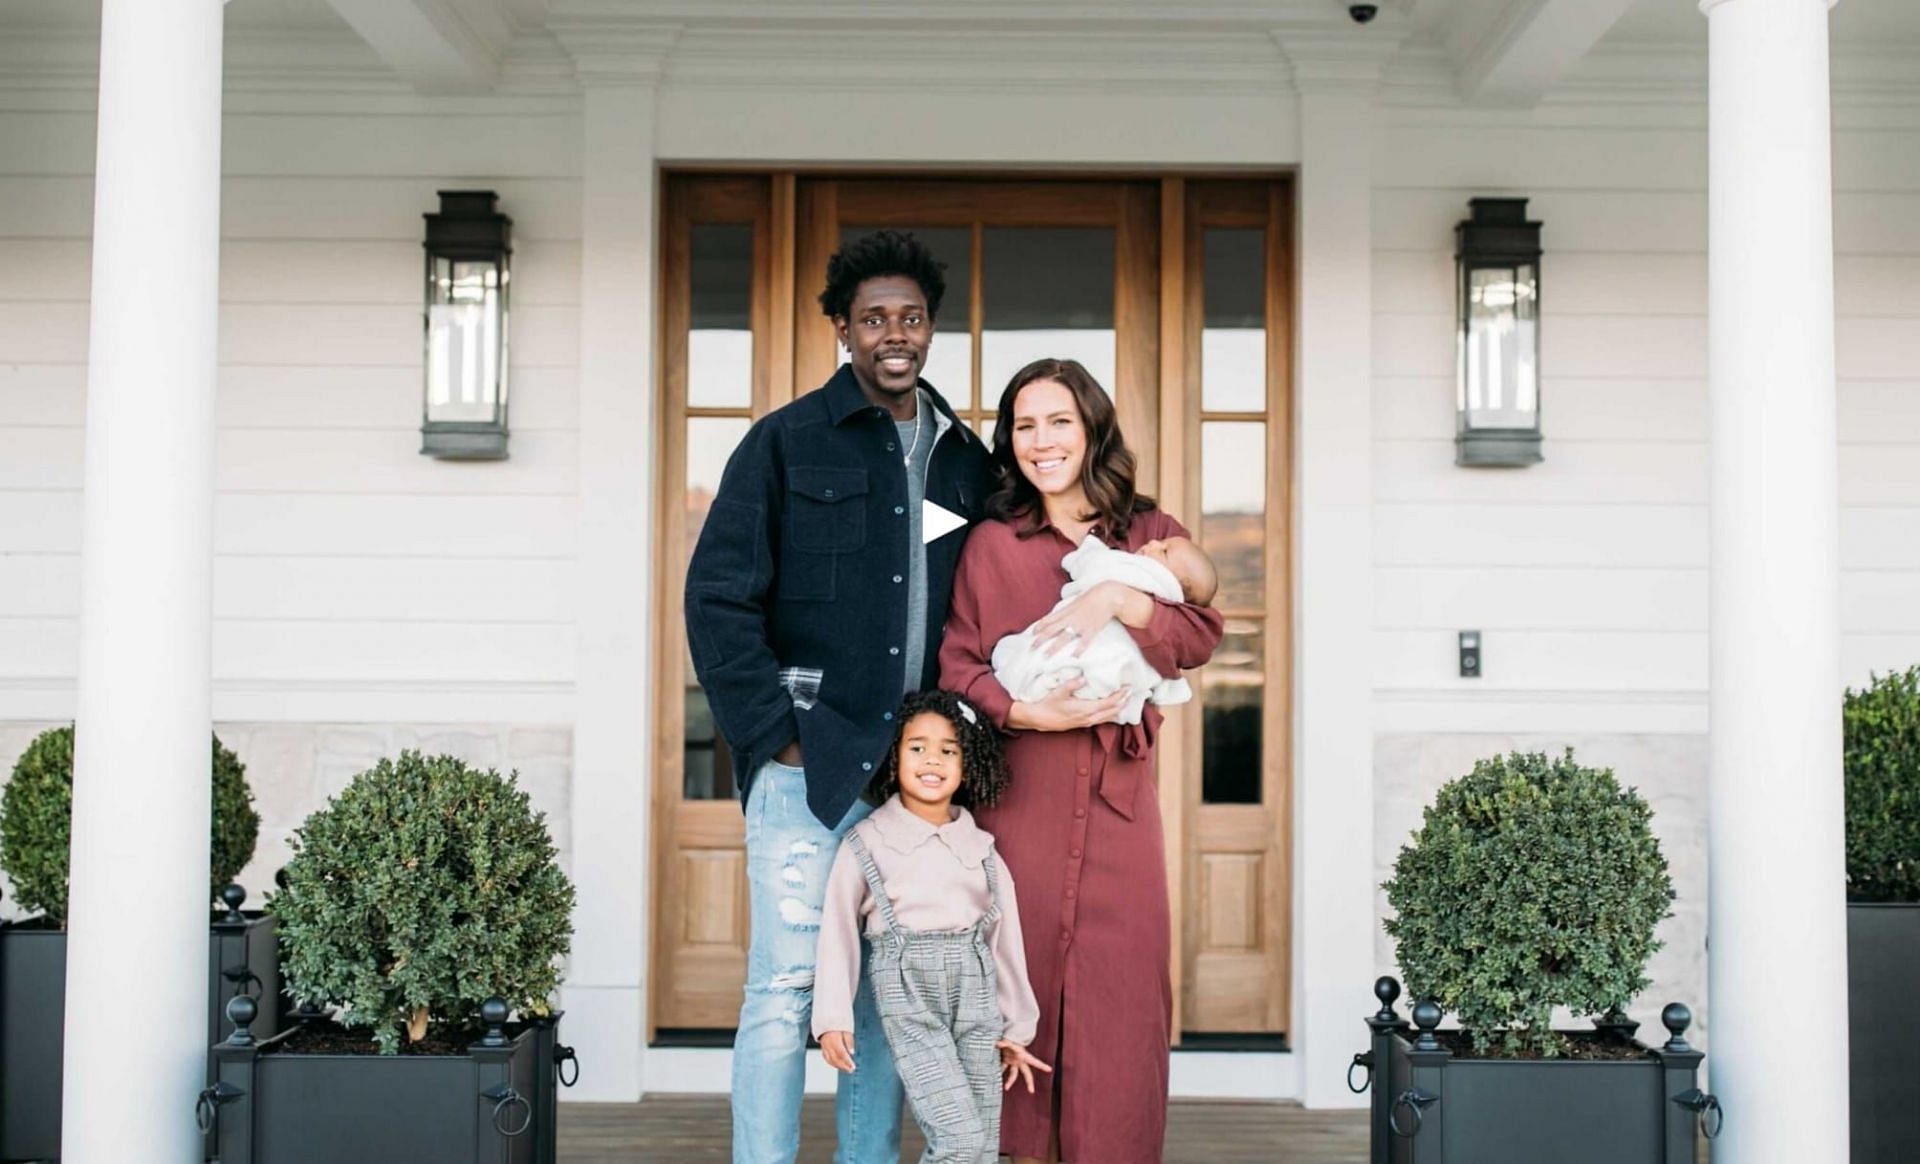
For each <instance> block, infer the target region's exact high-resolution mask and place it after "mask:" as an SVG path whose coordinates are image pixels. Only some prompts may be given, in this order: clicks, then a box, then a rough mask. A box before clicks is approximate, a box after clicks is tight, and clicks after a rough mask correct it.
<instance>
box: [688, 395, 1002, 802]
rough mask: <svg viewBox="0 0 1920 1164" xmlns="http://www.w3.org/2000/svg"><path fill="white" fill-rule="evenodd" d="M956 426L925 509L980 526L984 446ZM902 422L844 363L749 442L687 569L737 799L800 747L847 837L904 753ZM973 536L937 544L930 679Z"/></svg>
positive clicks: (958, 533)
mask: <svg viewBox="0 0 1920 1164" xmlns="http://www.w3.org/2000/svg"><path fill="white" fill-rule="evenodd" d="M921 387H922V388H926V389H927V392H928V395H929V396H931V397H932V399H933V402H934V405H935V407H937V408H938V409H939V410H940V411H941V412H943V413H945V414H946V416H947V418H948V420H949V421H951V425H950V427H949V428H948V429H947V432H946V434H945V435H944V436H943V437H941V438H940V440H939V442H938V443H937V444H936V445H935V446H934V449H933V455H932V459H931V461H930V463H929V464H928V467H927V500H928V501H931V502H933V503H934V504H936V505H940V506H943V507H945V508H947V509H949V510H952V511H953V512H954V513H956V514H959V515H960V516H962V517H965V518H966V519H967V521H968V523H969V524H971V523H972V522H975V521H978V520H979V519H980V517H981V516H982V514H983V511H984V503H985V501H986V497H987V493H988V492H989V490H990V486H991V482H992V474H993V471H992V464H991V460H990V458H989V457H988V454H987V450H986V448H985V446H984V445H983V444H982V442H981V440H980V438H979V436H978V435H977V434H976V433H974V432H973V431H971V430H970V429H968V428H967V426H966V425H964V424H962V423H960V421H959V419H958V418H957V417H955V416H954V414H953V410H952V409H951V408H950V407H948V405H947V402H946V401H945V400H944V399H942V398H941V397H940V394H939V393H938V392H935V391H933V390H932V388H931V387H929V386H928V385H926V384H924V383H923V384H922V385H921ZM898 441H899V432H898V430H897V429H895V427H894V423H893V418H892V417H891V416H890V415H889V414H888V413H887V412H886V411H885V410H884V409H881V408H879V407H877V406H875V405H874V404H872V403H870V402H869V401H868V400H867V398H866V395H865V394H864V393H862V392H861V390H860V385H859V382H858V381H856V380H855V379H854V377H853V369H852V368H851V367H849V366H847V365H844V364H843V365H841V367H840V370H839V371H838V372H836V373H834V376H833V378H832V379H830V380H828V381H827V383H826V384H825V385H824V386H823V387H821V388H819V389H817V390H815V391H813V392H809V393H807V394H806V395H805V396H802V397H800V398H799V399H798V400H795V401H794V402H793V403H792V404H789V405H787V406H786V407H784V408H781V409H779V410H778V411H775V412H772V413H769V414H768V415H767V416H765V417H762V418H761V419H760V420H759V421H758V422H756V423H755V424H754V426H753V427H752V428H751V429H749V430H748V431H747V435H746V437H745V439H743V440H742V441H741V442H740V447H739V448H738V449H736V450H734V454H733V456H732V458H731V459H729V460H728V462H727V469H726V472H725V474H724V475H722V477H721V478H720V490H719V492H718V493H717V494H716V495H715V496H714V499H713V507H712V508H711V509H710V510H709V511H708V513H707V520H706V524H705V526H704V527H703V528H702V529H701V531H700V541H699V544H698V545H696V546H695V547H694V551H693V559H692V561H691V562H690V563H689V564H688V567H687V594H686V618H687V644H688V646H689V647H690V648H691V650H692V653H693V669H694V672H695V674H697V675H698V676H699V677H700V683H701V686H703V687H704V688H706V693H707V700H708V702H709V703H710V704H711V706H712V708H713V718H714V722H715V724H716V726H718V727H719V729H720V732H721V734H722V735H724V736H725V737H726V740H727V743H728V744H729V745H730V746H731V747H732V749H733V772H734V782H735V785H736V787H738V788H739V789H740V790H741V796H742V798H743V799H744V797H745V796H746V793H747V790H748V785H749V782H750V781H751V780H752V778H753V773H755V772H756V771H758V770H759V768H760V766H761V765H762V764H764V763H765V762H766V761H767V760H769V759H771V758H772V757H773V755H774V753H776V752H778V751H779V750H780V749H781V748H783V747H785V746H786V745H787V744H788V743H789V742H791V741H792V740H794V739H796V738H797V739H798V740H799V741H800V748H801V751H802V752H803V753H804V755H805V763H806V772H807V805H808V807H809V808H811V809H812V810H813V814H814V815H815V816H816V817H818V818H820V820H821V821H822V822H823V823H825V824H826V825H827V826H828V827H832V826H834V825H837V824H838V823H839V822H840V819H841V817H843V816H845V815H846V812H847V809H849V808H851V807H852V806H853V802H854V801H855V800H856V799H858V798H859V796H860V793H861V791H862V790H864V789H865V788H866V786H867V782H868V781H869V780H870V779H871V778H872V776H873V772H874V770H875V768H877V767H878V765H879V761H880V758H881V757H882V756H884V755H885V754H886V750H887V748H888V747H889V746H890V745H891V744H892V742H893V735H894V725H893V712H894V709H895V708H896V707H898V706H899V703H900V693H901V687H902V683H903V680H904V676H903V675H902V673H901V669H902V668H903V667H904V666H905V665H906V663H905V660H904V659H902V658H901V652H902V648H903V647H904V645H905V644H904V642H903V639H904V638H905V636H906V629H907V590H908V583H907V582H906V579H907V578H908V577H909V571H908V563H907V537H908V514H907V510H906V505H907V472H906V466H905V464H904V463H903V462H902V460H901V453H900V450H899V448H898V447H897V444H898ZM966 541H967V529H966V527H961V528H958V529H955V530H953V531H952V532H950V533H948V534H947V535H946V536H944V537H941V538H939V539H938V540H936V541H933V542H931V543H928V545H927V642H926V650H925V652H924V654H923V655H922V658H923V659H924V660H925V665H924V667H923V668H922V671H921V675H920V678H919V682H917V683H915V684H913V686H914V687H921V686H925V685H929V684H931V683H933V682H934V681H935V680H936V678H937V676H938V674H939V669H940V660H939V654H940V637H941V632H942V631H943V630H944V629H945V627H946V621H947V606H948V601H949V599H950V597H951V595H952V592H953V572H954V567H955V566H957V565H958V564H959V561H960V549H961V547H962V546H964V545H965V544H966Z"/></svg>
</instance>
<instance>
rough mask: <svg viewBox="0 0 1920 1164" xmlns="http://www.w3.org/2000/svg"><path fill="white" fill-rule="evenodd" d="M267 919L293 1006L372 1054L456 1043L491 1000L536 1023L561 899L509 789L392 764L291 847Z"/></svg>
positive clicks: (549, 844)
mask: <svg viewBox="0 0 1920 1164" xmlns="http://www.w3.org/2000/svg"><path fill="white" fill-rule="evenodd" d="M292 844H293V849H294V857H293V859H292V860H291V861H289V862H288V863H287V868H286V879H285V880H286V883H285V885H284V886H283V887H282V888H281V890H280V891H279V892H278V893H277V894H275V895H274V897H273V899H272V901H271V903H270V905H269V908H270V909H271V911H272V912H273V913H274V915H275V916H276V917H278V919H279V923H280V937H281V940H282V942H283V943H284V949H285V960H284V964H283V971H284V973H285V975H286V978H287V982H288V984H289V989H290V991H291V992H292V994H293V997H295V998H297V999H299V1000H301V1001H302V1002H305V1003H308V1004H311V1005H316V1006H323V1007H334V1008H337V1009H338V1012H339V1019H340V1022H341V1023H342V1025H344V1026H347V1027H349V1028H355V1029H367V1030H369V1031H370V1034H371V1037H372V1039H373V1040H374V1042H375V1043H376V1044H377V1045H378V1047H379V1049H380V1051H381V1052H382V1053H383V1054H393V1053H395V1052H396V1051H398V1050H399V1049H400V1042H401V1037H402V1035H403V1034H404V1035H405V1037H406V1041H407V1042H408V1043H417V1042H420V1041H422V1040H423V1039H425V1038H427V1037H428V1036H429V1034H434V1035H437V1036H441V1037H459V1036H462V1035H465V1034H468V1033H471V1032H472V1031H473V1030H474V1029H475V1026H476V1016H477V1015H478V1013H479V1010H480V1004H481V1003H482V1002H485V1001H486V1000H487V999H488V998H491V997H494V996H498V997H500V998H502V999H505V1000H506V1002H507V1003H508V1005H509V1006H511V1007H513V1008H514V1009H516V1010H518V1011H519V1012H520V1013H521V1014H523V1015H527V1014H546V1013H548V1010H549V999H550V997H551V996H552V994H553V991H554V989H555V988H556V987H557V986H558V985H559V977H560V976H559V970H558V968H557V967H556V966H555V964H554V963H555V960H556V959H558V958H559V957H561V956H562V955H564V954H565V953H566V952H567V948H568V940H569V936H570V934H571V932H572V919H571V915H572V911H573V886H572V885H571V884H570V883H569V882H568V881H567V877H566V874H564V873H562V872H561V871H560V867H559V865H558V864H557V863H556V861H555V854H554V847H553V841H552V839H551V838H550V837H549V836H548V835H547V826H546V818H545V816H544V815H542V814H539V813H536V812H534V811H533V809H532V807H531V805H530V804H529V801H528V798H527V794H526V793H525V792H523V791H521V789H520V787H519V783H518V780H517V778H516V777H514V776H507V777H502V776H501V775H500V774H499V773H497V772H494V771H492V770H490V769H489V770H480V769H475V768H469V767H468V766H467V765H466V764H464V763H462V762H461V761H459V760H457V759H455V758H453V757H451V756H422V755H421V754H420V753H418V752H403V753H401V755H400V758H399V759H398V760H381V761H380V763H379V764H377V765H375V766H374V767H373V768H372V769H370V770H369V771H366V772H362V773H361V774H360V775H358V776H356V777H354V779H353V782H352V783H351V784H349V785H348V786H347V788H346V789H345V791H343V792H341V793H340V795H338V796H336V797H334V798H333V799H332V800H330V801H328V802H327V804H326V805H325V806H324V807H323V808H321V809H319V810H318V811H317V812H315V813H314V814H313V815H312V816H309V817H308V818H307V820H306V823H305V824H303V825H301V826H300V828H299V829H298V830H297V831H296V833H295V835H294V837H293V842H292Z"/></svg>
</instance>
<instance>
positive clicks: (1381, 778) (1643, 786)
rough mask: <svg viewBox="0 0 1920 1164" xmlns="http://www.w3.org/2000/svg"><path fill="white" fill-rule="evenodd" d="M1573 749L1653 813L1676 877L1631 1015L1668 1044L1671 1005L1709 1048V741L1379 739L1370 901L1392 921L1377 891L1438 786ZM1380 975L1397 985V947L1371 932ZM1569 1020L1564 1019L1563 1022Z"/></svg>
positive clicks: (1361, 1007)
mask: <svg viewBox="0 0 1920 1164" xmlns="http://www.w3.org/2000/svg"><path fill="white" fill-rule="evenodd" d="M1567 747H1571V748H1573V751H1574V755H1575V757H1576V758H1577V759H1579V760H1580V762H1581V763H1584V764H1587V765H1589V766H1593V767H1605V768H1612V769H1613V771H1614V775H1615V776H1617V777H1618V778H1619V779H1620V782H1621V783H1622V784H1624V785H1628V786H1631V787H1635V788H1638V789H1639V790H1640V794H1641V796H1643V797H1645V798H1646V801H1647V803H1648V804H1649V805H1651V806H1652V808H1653V828H1654V833H1655V834H1656V835H1657V836H1658V837H1659V840H1660V848H1661V851H1662V852H1664V853H1665V854H1666V857H1667V864H1668V866H1669V868H1670V870H1671V873H1672V877H1673V888H1674V892H1675V894H1676V895H1677V896H1676V898H1675V900H1674V903H1673V916H1672V917H1670V918H1668V919H1667V920H1666V921H1665V922H1662V923H1661V926H1660V930H1659V937H1660V939H1661V940H1662V941H1664V942H1665V943H1666V944H1665V946H1664V947H1663V948H1662V949H1661V950H1660V951H1659V952H1658V953H1656V954H1655V955H1654V956H1653V959H1652V961H1651V962H1650V963H1649V964H1648V967H1647V974H1648V977H1649V978H1650V979H1651V980H1652V984H1651V985H1650V986H1649V987H1648V988H1647V990H1646V991H1645V993H1643V994H1642V995H1641V996H1640V997H1639V998H1638V999H1636V1000H1635V1001H1634V1004H1633V1005H1632V1007H1630V1008H1629V1010H1630V1013H1631V1015H1632V1016H1633V1017H1634V1018H1635V1019H1637V1020H1639V1021H1640V1022H1641V1023H1642V1024H1643V1025H1642V1028H1641V1031H1640V1035H1641V1037H1642V1038H1643V1039H1645V1038H1647V1037H1649V1035H1650V1034H1652V1033H1657V1034H1659V1037H1660V1038H1662V1039H1664V1038H1665V1037H1666V1036H1665V1033H1664V1031H1663V1029H1662V1028H1661V1026H1660V1010H1661V1008H1662V1007H1664V1006H1665V1005H1666V1004H1667V1003H1669V1002H1684V1003H1686V1004H1687V1005H1688V1006H1689V1007H1691V1008H1692V1009H1693V1012H1694V1015H1695V1020H1696V1032H1697V1033H1698V1034H1699V1035H1700V1036H1701V1039H1700V1041H1701V1043H1702V1045H1704V1041H1705V1035H1706V1029H1707V1005H1706V1003H1707V737H1706V736H1705V735H1569V736H1556V735H1531V734H1529V735H1479V734H1464V733H1462V734H1418V735H1411V734H1410V735H1381V736H1379V737H1378V738H1376V739H1375V741H1374V749H1373V769H1374V830H1373V835H1374V885H1375V890H1374V900H1375V904H1376V910H1377V913H1378V915H1379V916H1381V917H1385V916H1387V914H1388V909H1387V896H1386V894H1385V893H1384V892H1382V891H1381V890H1380V889H1379V888H1378V887H1379V884H1380V883H1381V882H1383V881H1385V880H1386V879H1387V878H1388V877H1389V876H1391V875H1392V872H1393V862H1394V860H1395V858H1396V857H1397V856H1398V855H1399V853H1400V847H1401V846H1402V845H1404V844H1405V843H1406V842H1407V840H1408V839H1409V837H1410V835H1411V834H1412V833H1413V831H1414V830H1415V829H1417V828H1419V827H1420V816H1421V812H1422V810H1423V809H1424V808H1425V807H1426V806H1427V805H1428V804H1430V803H1432V801H1433V796H1434V793H1435V792H1436V791H1438V790H1439V788H1440V786H1441V785H1442V784H1444V783H1446V782H1447V781H1448V780H1451V779H1453V778H1454V777H1456V776H1460V775H1463V774H1465V773H1466V772H1468V771H1471V770H1472V768H1473V762H1474V761H1475V760H1476V759H1479V758H1481V757H1483V756H1492V755H1497V754H1503V753H1506V752H1510V751H1516V750H1517V751H1544V752H1548V753H1558V752H1559V751H1560V750H1561V749H1563V748H1567ZM1374 935H1375V936H1374V962H1375V965H1376V966H1377V967H1378V973H1381V974H1392V975H1394V976H1395V977H1399V968H1398V967H1397V966H1396V965H1395V962H1394V949H1393V940H1392V939H1391V938H1389V937H1388V936H1387V934H1386V931H1385V930H1384V929H1376V930H1375V931H1374ZM1368 989H1369V984H1366V983H1360V984H1357V985H1356V990H1355V998H1354V1015H1355V1024H1356V1026H1357V1025H1358V1023H1359V1018H1360V1016H1361V1015H1362V1014H1363V1013H1364V1011H1365V1007H1366V1005H1367V1003H1368V1002H1369V1000H1370V996H1369V995H1368ZM1563 1017H1564V1016H1563Z"/></svg>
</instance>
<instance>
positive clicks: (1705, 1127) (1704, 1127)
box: [1673, 1087, 1727, 1140]
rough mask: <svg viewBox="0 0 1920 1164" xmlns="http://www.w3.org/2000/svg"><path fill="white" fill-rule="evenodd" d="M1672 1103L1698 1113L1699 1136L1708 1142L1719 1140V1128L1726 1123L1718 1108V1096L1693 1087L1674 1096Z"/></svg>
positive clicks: (1720, 1109) (1722, 1111) (1722, 1110)
mask: <svg viewBox="0 0 1920 1164" xmlns="http://www.w3.org/2000/svg"><path fill="white" fill-rule="evenodd" d="M1673 1102H1675V1103H1677V1104H1679V1105H1680V1106H1681V1107H1684V1108H1686V1109H1687V1110H1688V1111H1691V1112H1695V1113H1698V1115H1699V1118H1700V1134H1701V1135H1703V1136H1705V1137H1706V1138H1707V1139H1709V1140H1715V1139H1719V1137H1720V1128H1721V1127H1722V1126H1723V1125H1724V1124H1725V1123H1726V1122H1727V1113H1726V1111H1725V1109H1723V1108H1722V1107H1721V1106H1720V1097H1719V1096H1717V1095H1714V1094H1712V1093H1711V1092H1706V1091H1701V1090H1700V1089H1699V1088H1697V1087H1693V1088H1689V1089H1687V1090H1686V1091H1683V1092H1681V1093H1680V1094H1679V1095H1676V1096H1674V1097H1673Z"/></svg>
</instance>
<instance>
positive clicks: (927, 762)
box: [895, 711, 961, 805]
mask: <svg viewBox="0 0 1920 1164" xmlns="http://www.w3.org/2000/svg"><path fill="white" fill-rule="evenodd" d="M895 762H896V765H897V767H898V769H899V774H900V795H901V796H902V797H904V798H906V799H907V800H908V801H909V802H911V801H918V802H920V803H921V804H931V805H944V804H946V803H948V802H949V801H951V800H952V799H953V794H954V793H956V792H958V791H960V781H961V769H960V737H959V736H958V735H957V734H956V733H955V732H954V730H953V725H952V724H951V723H949V722H947V717H946V716H944V715H941V714H939V713H938V712H932V711H923V712H921V713H920V714H919V715H916V716H914V717H913V718H912V719H910V720H908V721H907V724H906V726H905V727H903V728H901V729H900V754H899V755H898V756H897V757H895Z"/></svg>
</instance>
